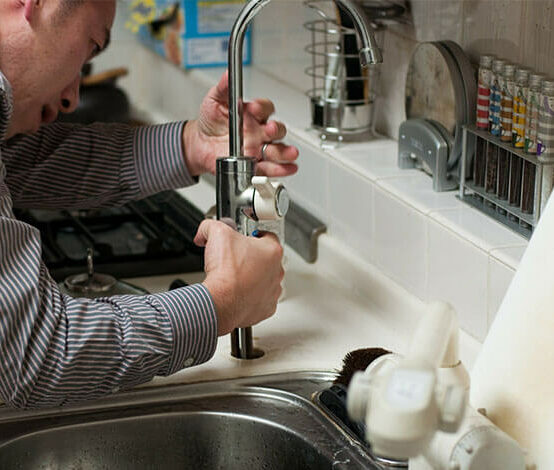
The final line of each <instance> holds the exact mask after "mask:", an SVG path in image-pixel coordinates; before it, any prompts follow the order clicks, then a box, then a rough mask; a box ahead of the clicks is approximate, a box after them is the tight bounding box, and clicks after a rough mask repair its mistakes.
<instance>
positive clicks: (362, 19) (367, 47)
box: [335, 0, 383, 67]
mask: <svg viewBox="0 0 554 470" xmlns="http://www.w3.org/2000/svg"><path fill="white" fill-rule="evenodd" d="M335 3H336V4H337V5H338V6H339V8H341V7H342V8H343V9H344V10H345V11H346V12H347V13H348V14H349V15H350V19H351V20H352V23H353V24H354V29H355V30H356V33H357V35H358V39H359V41H360V43H361V45H362V47H361V48H360V50H359V52H358V53H359V55H360V63H361V65H362V67H367V66H369V65H375V64H380V63H381V62H383V55H382V54H381V50H380V49H379V46H378V45H377V41H376V40H375V35H374V34H373V28H372V27H371V25H370V23H369V20H368V19H367V16H366V15H365V13H364V12H363V10H362V9H361V8H360V6H359V5H357V4H356V3H354V2H353V1H351V0H335Z"/></svg>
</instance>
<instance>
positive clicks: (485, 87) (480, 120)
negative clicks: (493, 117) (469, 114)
mask: <svg viewBox="0 0 554 470" xmlns="http://www.w3.org/2000/svg"><path fill="white" fill-rule="evenodd" d="M493 59H494V56H492V55H482V56H481V57H480V59H479V83H478V87H477V116H476V120H475V122H476V125H477V127H478V128H479V129H488V128H489V105H490V94H491V88H490V87H491V79H492V61H493Z"/></svg>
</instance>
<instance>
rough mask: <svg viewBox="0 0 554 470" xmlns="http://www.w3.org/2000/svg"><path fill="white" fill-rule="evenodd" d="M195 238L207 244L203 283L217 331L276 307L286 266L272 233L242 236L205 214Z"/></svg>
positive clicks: (248, 322)
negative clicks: (216, 323)
mask: <svg viewBox="0 0 554 470" xmlns="http://www.w3.org/2000/svg"><path fill="white" fill-rule="evenodd" d="M194 242H195V243H196V244H197V245H199V246H204V247H206V250H205V252H204V267H205V270H206V274H207V276H206V279H205V280H204V283H203V284H204V285H205V286H206V288H207V289H208V291H209V292H210V294H211V295H212V298H213V300H214V303H215V307H216V313H217V319H218V328H217V333H218V335H219V336H222V335H225V334H227V333H230V332H231V331H232V330H234V329H235V328H244V327H247V326H251V325H255V324H256V323H259V322H261V321H262V320H265V319H266V318H269V317H270V316H271V315H273V314H274V313H275V310H276V308H277V300H278V299H279V296H280V295H281V281H282V280H283V276H284V270H283V266H282V264H281V260H282V257H283V248H282V247H281V245H280V244H279V240H278V239H277V237H276V236H275V235H274V234H272V233H266V234H264V235H263V236H262V237H260V238H255V237H245V236H244V235H241V234H239V233H238V232H236V231H235V230H233V229H232V228H231V227H229V226H228V225H226V224H224V223H223V222H219V221H215V220H204V221H203V222H202V223H201V224H200V227H198V232H197V233H196V237H195V238H194Z"/></svg>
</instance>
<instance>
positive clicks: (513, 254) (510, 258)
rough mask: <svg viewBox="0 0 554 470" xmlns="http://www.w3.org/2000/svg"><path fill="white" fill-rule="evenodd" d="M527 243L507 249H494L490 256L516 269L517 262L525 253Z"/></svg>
mask: <svg viewBox="0 0 554 470" xmlns="http://www.w3.org/2000/svg"><path fill="white" fill-rule="evenodd" d="M526 248H527V243H525V244H522V245H519V246H511V247H508V248H496V249H494V250H491V256H492V257H493V258H495V259H497V260H498V261H500V262H502V263H504V264H505V265H507V266H509V267H510V268H512V269H517V267H518V266H519V262H520V261H521V258H522V257H523V254H524V253H525V250H526Z"/></svg>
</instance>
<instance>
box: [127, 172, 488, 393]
mask: <svg viewBox="0 0 554 470" xmlns="http://www.w3.org/2000/svg"><path fill="white" fill-rule="evenodd" d="M181 193H182V194H183V195H184V196H185V197H187V199H189V200H190V201H191V202H192V203H193V204H195V205H196V206H197V207H198V208H199V209H201V210H203V211H206V210H207V209H208V208H209V207H210V206H211V205H212V204H213V201H214V199H215V191H214V189H213V187H212V186H211V185H210V184H208V183H207V182H206V181H204V180H202V179H201V181H200V183H199V184H198V185H196V186H194V187H192V188H187V189H184V190H181ZM285 256H286V258H287V262H286V274H285V290H286V292H285V295H284V298H283V300H281V301H280V302H279V304H278V307H277V312H276V314H275V315H274V316H273V317H272V318H270V319H268V320H266V321H264V322H262V323H261V324H259V325H256V326H255V327H254V328H253V333H254V344H255V347H257V348H260V349H262V350H263V351H264V353H265V354H264V356H263V357H261V358H259V359H255V360H240V359H236V358H234V357H232V356H231V354H230V349H231V348H230V338H229V336H225V337H221V338H219V342H218V347H217V350H216V353H215V355H214V357H213V358H212V359H211V360H210V361H208V362H207V363H205V364H202V365H199V366H195V367H193V368H190V369H184V370H182V371H180V372H177V373H176V374H174V375H172V376H170V377H156V378H155V379H154V380H153V381H152V382H150V383H149V384H146V386H154V385H166V384H174V383H192V382H200V381H207V380H218V379H226V378H236V377H246V376H254V375H264V374H269V373H276V372H291V371H299V370H340V367H341V363H342V359H343V357H344V355H345V354H346V353H347V352H349V351H351V350H354V349H357V348H365V347H383V348H386V349H389V350H392V351H394V352H399V353H402V352H404V351H406V349H407V348H408V347H409V339H410V337H411V333H412V332H413V329H414V328H415V326H416V324H417V320H418V318H419V317H420V315H421V313H422V312H423V311H424V304H423V303H422V302H421V301H420V300H419V299H417V298H416V297H414V296H413V295H411V294H409V293H408V292H407V291H405V290H404V289H402V288H401V287H399V286H398V285H397V284H395V283H394V282H393V281H391V280H390V279H388V278H387V277H385V276H384V275H383V274H382V273H380V272H379V271H378V270H377V269H376V268H374V267H373V266H371V265H369V264H366V263H364V262H362V261H360V260H359V259H358V258H357V257H356V254H355V252H353V251H350V250H349V248H348V247H346V246H344V245H343V244H341V243H340V242H338V241H337V240H336V239H334V238H332V237H330V236H328V235H325V234H324V235H321V236H320V237H319V256H318V261H317V262H316V263H314V264H309V263H307V262H305V261H304V260H303V259H302V258H301V257H300V256H298V255H297V254H296V253H295V252H294V251H293V250H292V249H290V247H288V246H287V247H285ZM176 277H180V278H182V279H183V280H185V281H186V282H189V283H193V282H201V281H202V279H203V277H204V275H203V273H192V274H183V275H181V276H176V275H170V276H160V277H156V278H155V279H149V278H139V279H131V280H130V281H131V282H133V283H134V284H137V285H141V286H143V287H146V288H148V289H149V290H150V291H152V292H159V291H163V290H165V289H167V286H168V285H169V283H170V282H171V281H172V280H173V279H174V278H176ZM460 343H461V347H460V350H461V357H462V360H463V362H464V363H465V364H466V367H468V369H471V367H472V365H473V362H474V360H475V358H476V356H477V354H478V352H479V348H480V343H478V342H477V341H476V340H475V339H473V338H472V337H471V336H469V335H467V334H465V333H464V332H463V331H461V332H460Z"/></svg>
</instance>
